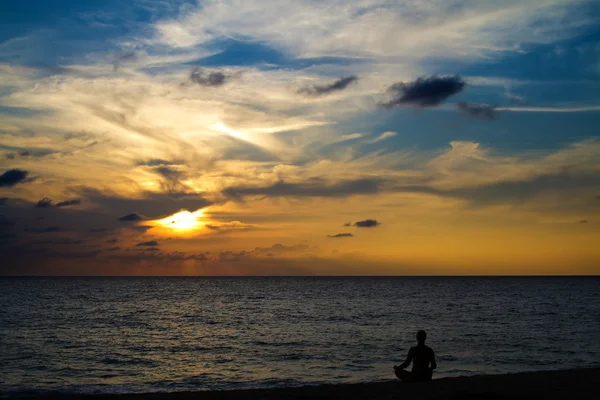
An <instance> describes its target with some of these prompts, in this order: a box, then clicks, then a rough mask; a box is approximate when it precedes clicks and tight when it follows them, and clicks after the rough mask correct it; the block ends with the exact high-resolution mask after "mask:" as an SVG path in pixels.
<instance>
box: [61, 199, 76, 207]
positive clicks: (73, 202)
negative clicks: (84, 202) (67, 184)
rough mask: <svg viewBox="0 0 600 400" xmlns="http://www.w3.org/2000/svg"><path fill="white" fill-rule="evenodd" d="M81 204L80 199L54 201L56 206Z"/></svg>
mask: <svg viewBox="0 0 600 400" xmlns="http://www.w3.org/2000/svg"><path fill="white" fill-rule="evenodd" d="M79 204H81V200H80V199H73V200H65V201H61V202H59V203H56V207H68V206H76V205H79Z"/></svg>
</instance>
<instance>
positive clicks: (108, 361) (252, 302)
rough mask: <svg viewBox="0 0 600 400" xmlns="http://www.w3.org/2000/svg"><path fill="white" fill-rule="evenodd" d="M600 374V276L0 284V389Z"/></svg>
mask: <svg viewBox="0 0 600 400" xmlns="http://www.w3.org/2000/svg"><path fill="white" fill-rule="evenodd" d="M419 329H425V330H426V331H427V334H428V340H427V344H428V345H429V346H431V347H432V348H433V349H434V350H435V352H436V357H437V362H438V370H436V372H435V374H434V377H436V378H437V377H445V376H456V375H471V374H496V373H511V372H520V371H534V370H556V369H566V368H574V367H587V366H600V279H599V278H593V277H518V278H517V277H489V278H488V277H438V278H417V277H414V278H413V277H390V278H388V277H381V278H380V277H377V278H375V277H346V278H337V277H335V278H334V277H319V278H310V277H302V278H279V277H273V278H174V277H173V278H164V277H160V278H158V277H157V278H151V277H146V278H0V392H2V393H3V395H4V396H7V395H8V396H13V395H25V394H31V393H36V394H40V393H48V392H52V393H131V392H153V391H179V390H208V389H243V388H255V387H274V386H297V385H307V384H321V383H345V382H367V381H368V382H372V381H382V380H388V379H394V375H393V369H392V366H393V365H397V364H400V363H401V362H402V361H404V358H405V356H406V353H407V351H408V349H409V348H410V347H411V346H413V345H415V333H416V331H417V330H419Z"/></svg>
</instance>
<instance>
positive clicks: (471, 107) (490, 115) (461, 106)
mask: <svg viewBox="0 0 600 400" xmlns="http://www.w3.org/2000/svg"><path fill="white" fill-rule="evenodd" d="M456 108H457V109H458V112H459V113H460V115H462V116H464V117H468V118H477V119H487V120H488V121H493V120H495V119H496V117H497V116H496V107H495V106H492V105H489V104H471V103H466V102H463V101H461V102H458V103H456Z"/></svg>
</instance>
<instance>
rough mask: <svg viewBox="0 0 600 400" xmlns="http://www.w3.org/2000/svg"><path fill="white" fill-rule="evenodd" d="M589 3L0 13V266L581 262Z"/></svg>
mask: <svg viewBox="0 0 600 400" xmlns="http://www.w3.org/2000/svg"><path fill="white" fill-rule="evenodd" d="M599 17H600V4H599V3H598V2H597V1H593V0H590V1H585V0H518V1H512V0H502V1H499V0H493V1H492V0H478V1H470V0H444V1H441V0H396V1H392V0H388V1H385V0H355V1H351V2H349V1H342V0H319V1H316V0H315V1H313V0H303V1H299V0H280V1H277V2H266V1H258V0H256V1H254V0H246V1H242V0H222V1H216V0H206V1H192V0H174V1H166V0H128V1H121V0H87V1H77V0H20V1H3V2H2V3H1V4H0V259H1V260H2V262H1V263H0V265H1V266H0V275H208V276H212V275H515V274H516V275H521V274H525V275H539V274H551V275H596V274H600V246H599V245H598V244H599V243H600V25H598V24H597V21H598V18H599Z"/></svg>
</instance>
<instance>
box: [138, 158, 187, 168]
mask: <svg viewBox="0 0 600 400" xmlns="http://www.w3.org/2000/svg"><path fill="white" fill-rule="evenodd" d="M180 164H183V161H182V160H174V161H170V160H163V159H162V158H151V159H149V160H146V161H138V162H137V163H136V165H138V166H146V167H160V166H163V165H180Z"/></svg>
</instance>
